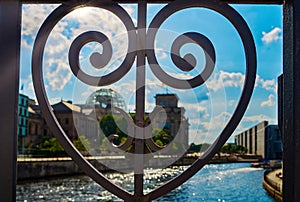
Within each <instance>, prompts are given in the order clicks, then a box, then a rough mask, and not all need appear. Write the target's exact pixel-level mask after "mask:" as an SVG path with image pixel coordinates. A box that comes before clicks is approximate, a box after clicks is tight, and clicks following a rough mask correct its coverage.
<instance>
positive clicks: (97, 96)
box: [86, 88, 125, 109]
mask: <svg viewBox="0 0 300 202" xmlns="http://www.w3.org/2000/svg"><path fill="white" fill-rule="evenodd" d="M86 104H87V105H95V106H97V107H101V108H104V109H107V108H111V106H114V107H119V108H122V109H125V101H124V99H123V98H122V96H121V95H120V94H119V93H117V92H116V91H114V90H112V89H106V88H101V89H99V90H97V91H96V92H94V93H92V94H91V95H90V96H89V97H88V99H87V101H86Z"/></svg>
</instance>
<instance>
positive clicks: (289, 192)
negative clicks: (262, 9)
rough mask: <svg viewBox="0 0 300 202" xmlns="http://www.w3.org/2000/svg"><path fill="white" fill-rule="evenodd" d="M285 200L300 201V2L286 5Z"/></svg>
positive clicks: (284, 80) (290, 1)
mask: <svg viewBox="0 0 300 202" xmlns="http://www.w3.org/2000/svg"><path fill="white" fill-rule="evenodd" d="M283 14H284V15H283V16H284V19H283V26H284V30H283V33H284V39H283V42H284V46H283V51H284V53H283V75H284V78H283V89H284V92H283V94H284V95H283V96H284V98H283V99H284V105H283V107H284V109H283V113H284V115H283V116H284V122H283V128H284V134H283V172H284V173H283V200H284V201H300V192H299V190H300V175H299V170H300V158H299V157H300V2H299V1H297V0H286V1H285V2H284V5H283Z"/></svg>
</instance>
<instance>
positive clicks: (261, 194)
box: [17, 163, 273, 202]
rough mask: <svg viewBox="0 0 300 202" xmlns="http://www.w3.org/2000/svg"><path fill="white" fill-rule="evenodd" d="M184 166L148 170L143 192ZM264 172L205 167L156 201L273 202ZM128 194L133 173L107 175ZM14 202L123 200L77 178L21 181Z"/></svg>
mask: <svg viewBox="0 0 300 202" xmlns="http://www.w3.org/2000/svg"><path fill="white" fill-rule="evenodd" d="M184 169H185V167H172V168H167V169H153V170H147V171H146V174H145V193H147V192H149V191H150V190H152V189H154V188H155V186H157V185H159V184H162V183H164V182H165V181H168V180H169V179H171V178H172V177H173V176H175V175H178V174H179V173H181V172H182V171H183V170H184ZM263 172H264V170H262V169H258V168H250V164H249V163H236V164H215V165H207V166H205V167H204V168H203V169H202V170H201V171H200V172H198V173H197V174H196V175H195V176H194V177H192V178H191V179H190V180H189V181H187V182H186V183H184V184H183V185H181V186H180V187H179V188H177V189H175V190H173V191H172V192H171V193H169V194H167V195H166V196H163V197H161V198H159V199H158V200H156V201H164V202H165V201H180V202H184V201H188V202H196V201H197V202H198V201H217V202H225V201H233V202H236V201H253V202H258V201H259V202H267V201H273V200H272V198H270V197H269V196H268V195H267V193H266V192H265V190H264V189H263V187H262V176H263ZM105 175H106V176H107V177H108V178H110V179H111V180H113V181H114V182H115V183H117V184H118V185H120V186H122V187H124V188H125V189H127V190H128V191H131V192H132V190H133V184H132V182H133V174H132V173H129V174H120V173H106V174H105ZM17 201H28V202H29V201H78V202H82V201H122V200H120V199H118V198H117V197H116V196H114V195H112V194H110V193H109V192H108V191H105V190H104V189H102V188H101V187H100V186H99V185H98V184H96V183H94V182H93V181H92V180H91V179H90V178H89V177H86V176H76V177H65V178H57V179H51V180H39V181H33V182H23V183H20V184H18V185H17Z"/></svg>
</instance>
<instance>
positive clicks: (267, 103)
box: [260, 94, 275, 107]
mask: <svg viewBox="0 0 300 202" xmlns="http://www.w3.org/2000/svg"><path fill="white" fill-rule="evenodd" d="M274 105H275V96H274V95H273V94H270V95H269V97H268V100H266V101H263V102H262V103H261V104H260V106H261V107H271V106H274Z"/></svg>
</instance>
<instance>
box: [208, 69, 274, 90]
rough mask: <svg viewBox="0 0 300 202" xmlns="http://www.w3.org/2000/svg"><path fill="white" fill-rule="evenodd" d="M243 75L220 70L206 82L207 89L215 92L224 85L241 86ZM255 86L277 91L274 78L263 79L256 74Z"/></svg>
mask: <svg viewBox="0 0 300 202" xmlns="http://www.w3.org/2000/svg"><path fill="white" fill-rule="evenodd" d="M244 80H245V75H244V74H242V73H240V72H225V71H220V72H219V73H215V74H214V75H213V78H212V79H210V80H208V81H207V82H206V85H207V87H208V89H210V90H212V91H214V92H216V91H218V90H221V89H222V88H226V87H234V88H240V89H241V88H242V87H243V85H244ZM255 87H261V88H263V89H265V90H267V91H270V92H277V83H276V81H275V79H272V80H264V79H263V78H261V77H260V76H259V75H256V81H255Z"/></svg>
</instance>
